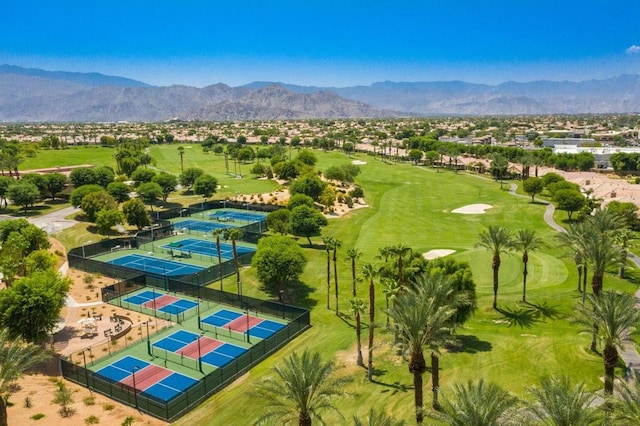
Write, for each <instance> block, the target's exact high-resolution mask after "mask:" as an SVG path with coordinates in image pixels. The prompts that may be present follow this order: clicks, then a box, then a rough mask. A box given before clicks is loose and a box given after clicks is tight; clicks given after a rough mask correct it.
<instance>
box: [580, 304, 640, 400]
mask: <svg viewBox="0 0 640 426" xmlns="http://www.w3.org/2000/svg"><path fill="white" fill-rule="evenodd" d="M588 300H589V305H590V306H588V305H584V304H578V306H577V307H576V320H577V322H578V323H579V324H582V325H584V326H585V327H588V328H589V329H590V330H593V326H594V325H596V326H597V332H598V334H599V336H600V339H601V340H602V342H603V344H604V348H603V350H602V359H603V361H604V376H605V377H604V391H605V394H607V395H611V394H612V393H613V382H614V379H615V367H616V366H617V365H618V350H619V349H622V347H623V345H624V344H625V343H627V342H630V341H631V333H633V331H635V329H636V327H637V326H638V323H640V310H638V309H637V308H636V303H637V299H636V297H635V296H634V295H633V294H624V293H615V292H603V293H601V294H600V295H599V296H597V295H589V299H588Z"/></svg>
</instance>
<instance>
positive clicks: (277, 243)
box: [251, 236, 307, 294]
mask: <svg viewBox="0 0 640 426" xmlns="http://www.w3.org/2000/svg"><path fill="white" fill-rule="evenodd" d="M306 264H307V258H306V256H305V254H304V252H303V250H302V249H301V248H300V246H299V245H298V244H297V243H296V242H295V241H294V240H292V239H291V238H289V237H285V236H270V237H264V238H261V239H260V241H258V247H257V251H256V253H255V254H254V256H253V259H252V260H251V265H252V266H253V267H254V268H255V269H256V273H257V275H258V280H259V281H260V283H261V284H262V285H263V286H264V288H265V290H266V291H268V292H269V293H271V294H280V291H287V290H289V289H290V288H291V286H292V285H295V284H296V283H297V282H298V279H299V278H300V276H301V275H302V272H303V271H304V268H305V266H306Z"/></svg>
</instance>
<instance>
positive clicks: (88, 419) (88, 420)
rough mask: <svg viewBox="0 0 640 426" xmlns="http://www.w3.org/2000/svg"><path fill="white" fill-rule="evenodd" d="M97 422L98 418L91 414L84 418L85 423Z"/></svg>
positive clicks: (94, 423) (98, 421)
mask: <svg viewBox="0 0 640 426" xmlns="http://www.w3.org/2000/svg"><path fill="white" fill-rule="evenodd" d="M98 423H100V419H99V418H97V417H96V416H93V415H92V416H89V417H87V418H86V419H84V424H86V425H97V424H98Z"/></svg>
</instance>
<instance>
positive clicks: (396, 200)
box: [176, 151, 636, 425]
mask: <svg viewBox="0 0 640 426" xmlns="http://www.w3.org/2000/svg"><path fill="white" fill-rule="evenodd" d="M314 152H315V153H316V155H317V156H318V159H319V161H318V168H319V169H320V170H324V169H326V168H327V167H328V166H330V165H335V164H344V163H349V162H351V161H352V160H353V159H354V158H348V157H347V156H345V155H343V154H341V153H321V152H319V151H314ZM357 159H359V160H362V161H366V162H367V164H365V165H362V166H361V170H362V173H361V174H360V175H359V176H358V177H357V179H356V181H357V183H358V184H360V185H361V186H362V187H363V189H364V191H365V197H366V201H367V203H368V204H369V205H370V208H367V209H362V210H357V211H354V212H352V213H351V214H350V215H348V216H347V217H344V218H341V219H331V220H330V221H329V226H328V227H327V228H326V229H325V230H324V231H323V235H331V236H334V237H337V238H339V239H340V240H341V241H342V243H343V245H342V249H341V250H340V252H339V255H338V268H339V278H340V291H341V294H340V311H341V312H342V313H344V316H341V317H337V316H336V315H335V313H334V312H333V310H327V309H326V269H325V268H326V257H325V255H326V253H325V251H324V250H323V249H322V246H321V245H320V244H321V241H320V238H319V237H315V238H313V240H314V243H315V244H317V245H316V247H314V248H312V249H307V250H306V252H307V255H308V256H309V260H310V261H309V264H308V266H307V268H306V271H305V273H304V276H303V281H304V283H306V284H307V286H309V292H308V294H303V295H300V297H299V299H298V300H297V302H296V303H298V304H301V305H304V306H306V307H309V308H311V309H312V312H311V321H312V325H313V327H312V328H311V329H310V330H309V331H307V332H306V333H304V334H303V335H302V336H300V337H299V338H297V339H296V340H295V341H294V342H292V343H290V344H289V345H288V346H287V348H286V349H285V350H281V351H279V352H278V353H277V354H276V355H275V356H274V357H271V358H269V359H268V360H266V361H265V362H264V363H262V364H261V365H259V366H258V367H257V368H255V369H253V370H252V371H251V372H250V373H249V374H248V375H247V376H246V378H243V379H242V380H241V381H239V382H238V385H237V386H232V387H229V388H227V389H225V390H224V391H223V392H221V393H219V394H217V395H214V396H213V397H211V398H210V399H209V400H207V401H206V402H205V403H204V404H202V405H201V406H200V407H198V408H196V409H195V410H194V411H192V412H191V413H189V414H187V415H186V416H185V417H183V418H182V419H180V420H178V422H177V423H176V424H177V425H190V424H206V425H221V424H222V425H224V424H234V423H237V421H238V418H239V417H238V415H239V414H238V413H242V418H243V419H245V420H246V422H251V421H253V420H254V419H256V418H257V417H258V416H259V415H260V414H261V413H263V412H264V409H265V408H264V406H263V405H262V403H261V401H260V400H258V399H256V398H254V397H252V396H250V395H249V394H248V393H247V391H248V390H250V389H251V388H252V384H253V383H255V382H257V381H259V380H261V379H262V378H263V377H265V376H266V375H270V374H271V371H270V369H271V367H272V366H273V365H277V364H279V363H280V362H281V360H282V358H283V357H285V356H286V355H288V354H290V353H291V352H292V351H300V350H303V349H305V348H308V349H311V350H317V351H319V352H320V353H321V354H322V355H323V356H324V358H325V359H329V358H333V359H334V360H336V362H338V363H339V364H341V365H343V367H344V368H343V374H349V375H352V376H353V377H354V382H353V383H352V385H350V386H349V389H348V390H349V391H350V392H351V396H350V397H348V398H342V399H340V400H339V401H338V402H337V405H338V407H339V408H340V410H341V412H342V414H343V415H344V418H345V419H347V420H344V419H341V418H340V417H338V416H335V415H333V414H328V415H327V416H326V417H325V421H326V422H327V424H344V422H345V421H346V422H348V421H349V419H350V418H351V417H352V416H353V415H354V414H357V415H365V414H366V412H368V410H369V409H370V408H372V407H373V408H377V409H381V408H383V409H385V410H386V411H387V412H389V413H393V414H394V415H395V416H396V417H398V418H402V419H404V420H406V421H408V423H409V424H411V423H412V422H413V421H414V420H413V419H414V413H413V390H412V383H413V382H412V376H411V375H410V374H409V372H408V369H407V363H406V361H404V360H403V358H402V355H401V354H400V353H399V352H398V350H397V348H393V347H391V345H390V342H391V339H392V333H391V332H390V331H388V330H386V329H385V327H384V321H385V315H384V295H383V293H382V288H381V285H378V286H377V289H376V293H377V296H376V297H377V313H376V315H377V320H376V322H377V323H378V324H379V326H378V327H377V332H376V336H377V337H376V342H377V344H376V348H375V350H374V365H375V368H376V375H375V382H374V383H369V382H368V381H367V380H366V371H365V370H364V369H360V368H358V367H356V366H355V332H354V328H353V327H354V321H353V319H352V316H351V315H350V312H349V310H348V307H349V299H350V297H351V296H350V287H351V271H350V263H349V261H348V260H346V250H347V249H348V248H351V247H357V248H359V249H360V250H361V251H362V252H363V256H362V257H361V259H359V260H358V264H359V265H362V264H363V263H364V262H378V261H379V260H377V259H375V256H376V255H377V254H378V253H377V250H378V248H380V247H383V246H386V245H396V244H400V243H402V244H405V245H408V246H410V247H412V248H413V249H414V251H417V252H420V253H424V252H427V251H429V250H432V249H452V250H456V253H455V254H453V256H455V258H456V259H458V260H464V261H467V262H469V263H470V265H471V268H472V271H473V275H474V280H475V282H476V285H477V292H478V303H479V308H478V311H477V312H476V314H475V316H474V317H473V318H472V319H471V320H470V321H468V322H467V323H466V324H465V326H464V327H463V328H462V329H460V330H459V331H458V335H459V337H460V339H461V341H462V342H463V343H464V347H463V348H462V349H461V350H460V351H457V352H453V353H445V354H443V356H442V357H441V362H440V364H441V369H442V370H441V372H440V375H441V390H442V392H446V391H447V390H448V389H449V387H450V386H452V385H453V384H454V383H456V382H459V381H466V380H468V379H470V378H474V379H478V378H481V377H484V378H485V379H487V380H491V381H493V382H496V383H497V384H499V385H500V386H503V387H505V388H507V389H509V390H510V391H511V392H513V393H515V394H517V395H518V396H521V397H527V393H526V388H527V387H528V386H532V385H535V384H537V383H538V380H539V378H540V377H541V376H543V375H545V374H561V373H562V374H569V375H570V376H571V377H572V379H573V380H575V381H585V382H586V383H587V386H588V387H589V388H591V389H600V388H601V386H602V382H601V381H600V380H599V378H598V376H599V375H601V374H602V368H603V367H602V361H601V359H600V358H599V357H598V356H597V355H594V354H592V353H589V352H588V344H589V341H590V338H589V336H588V335H587V334H584V333H580V330H578V329H577V328H576V327H575V326H574V325H573V324H572V323H571V322H570V321H569V319H570V315H571V313H572V310H573V307H574V306H575V303H577V302H578V300H579V295H578V292H577V291H576V289H575V288H576V281H577V275H576V270H575V265H574V264H573V262H572V261H571V259H569V258H567V257H565V256H564V254H565V251H564V250H563V249H561V248H559V247H558V244H557V243H556V241H555V240H554V235H555V232H554V231H553V230H552V229H551V228H550V227H548V226H547V225H546V224H545V222H544V220H543V213H544V206H543V205H541V204H531V203H530V202H529V200H528V199H527V198H523V197H514V196H512V195H510V194H509V193H508V192H507V190H506V188H507V186H505V190H501V189H500V185H499V183H496V182H493V181H492V180H490V179H486V178H480V177H478V176H475V175H469V174H466V173H463V172H460V173H458V174H456V173H453V172H450V171H442V172H440V173H438V172H437V171H435V170H433V169H427V168H423V167H416V166H411V165H393V164H389V163H386V164H385V163H382V162H381V161H379V160H377V159H373V158H372V157H371V156H365V155H361V156H358V157H357ZM476 203H484V204H490V205H492V206H493V208H492V209H489V210H487V211H486V214H481V215H460V214H453V213H450V212H451V210H453V209H456V208H459V207H462V206H465V205H468V204H476ZM562 214H566V213H564V212H561V213H560V215H561V217H562ZM491 224H498V225H503V226H506V227H508V228H509V229H511V230H512V231H514V232H515V231H516V230H517V229H519V228H531V229H535V230H536V232H537V233H538V235H539V236H541V237H542V238H544V239H545V241H546V242H547V243H548V244H549V247H548V248H546V249H544V250H542V251H540V252H536V253H531V254H530V262H529V276H528V285H527V288H528V291H527V300H528V301H529V302H530V303H529V304H523V303H522V302H520V300H521V297H522V262H521V254H520V253H513V254H509V255H505V256H503V258H502V267H501V269H500V290H499V295H498V304H499V307H500V311H499V312H496V311H494V310H493V309H491V301H492V297H493V290H492V272H491V256H490V253H488V252H487V251H486V250H483V249H480V248H476V247H475V245H476V243H477V242H478V234H479V233H480V231H482V230H483V229H485V228H486V227H487V226H488V225H491ZM300 241H301V243H304V241H302V240H300ZM611 272H615V271H611ZM243 282H244V285H245V289H246V290H245V291H247V292H248V293H249V294H250V295H252V296H258V297H267V296H265V294H264V293H262V292H261V291H260V289H259V283H258V281H257V279H256V275H255V271H253V270H251V269H247V270H245V271H243ZM234 285H235V283H233V282H232V280H226V281H225V288H228V289H229V291H232V289H233V286H234ZM332 286H333V283H332ZM605 288H608V289H612V288H616V289H619V290H622V291H632V290H634V289H635V288H636V286H635V285H631V284H629V283H628V282H625V281H621V280H619V279H618V278H616V277H615V276H614V275H613V274H607V276H606V278H605ZM358 292H359V297H363V298H365V299H367V295H366V288H365V286H364V285H362V284H359V289H358ZM333 297H334V296H333V293H332V295H331V307H332V309H333V308H334V305H333V304H334V299H333ZM366 327H367V324H365V329H364V330H363V335H364V336H366V333H367V329H366ZM365 340H366V338H365ZM363 346H364V348H363V349H364V350H365V359H366V342H365V341H363ZM424 381H425V387H424V392H425V405H426V407H427V408H429V407H430V402H431V401H430V398H431V393H430V376H429V374H428V373H427V374H425V377H424ZM429 421H430V422H431V420H429Z"/></svg>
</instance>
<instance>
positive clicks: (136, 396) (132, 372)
mask: <svg viewBox="0 0 640 426" xmlns="http://www.w3.org/2000/svg"><path fill="white" fill-rule="evenodd" d="M138 368H139V367H138V366H137V365H136V366H135V367H133V369H132V370H131V374H133V403H134V404H135V406H136V409H137V408H138V391H137V389H136V370H138Z"/></svg>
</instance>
